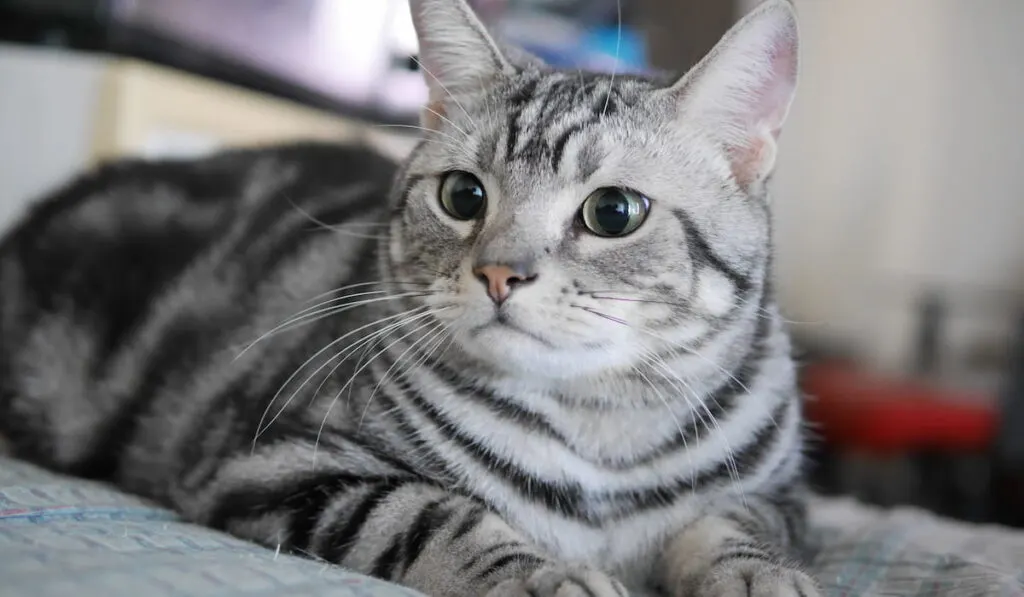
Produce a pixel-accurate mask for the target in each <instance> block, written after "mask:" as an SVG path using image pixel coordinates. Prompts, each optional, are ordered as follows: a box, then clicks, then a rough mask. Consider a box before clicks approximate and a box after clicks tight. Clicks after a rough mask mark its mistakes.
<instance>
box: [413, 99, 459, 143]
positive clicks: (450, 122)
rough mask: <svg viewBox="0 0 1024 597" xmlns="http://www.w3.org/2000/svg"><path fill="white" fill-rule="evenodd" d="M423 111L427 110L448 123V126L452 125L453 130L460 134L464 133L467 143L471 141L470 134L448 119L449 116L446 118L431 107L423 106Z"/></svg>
mask: <svg viewBox="0 0 1024 597" xmlns="http://www.w3.org/2000/svg"><path fill="white" fill-rule="evenodd" d="M423 109H424V110H426V111H427V112H430V113H431V114H433V115H434V116H437V117H438V118H440V119H441V120H443V121H445V122H447V123H448V124H450V125H452V128H454V129H455V130H457V131H459V132H460V133H462V135H463V136H464V137H466V140H467V141H468V140H469V139H470V136H469V133H467V132H466V131H464V130H462V128H460V127H459V125H457V124H455V123H454V122H452V119H451V118H448V117H447V116H445V115H444V114H441V113H440V112H438V111H436V110H434V109H433V108H431V107H430V106H423Z"/></svg>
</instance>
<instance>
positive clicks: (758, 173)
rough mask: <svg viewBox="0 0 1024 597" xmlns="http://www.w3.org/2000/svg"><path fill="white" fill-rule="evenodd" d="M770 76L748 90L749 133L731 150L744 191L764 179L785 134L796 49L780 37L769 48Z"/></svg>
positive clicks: (767, 74) (768, 70)
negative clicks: (779, 141)
mask: <svg viewBox="0 0 1024 597" xmlns="http://www.w3.org/2000/svg"><path fill="white" fill-rule="evenodd" d="M768 52H769V56H768V60H767V61H766V62H765V63H764V64H765V66H766V67H767V68H766V71H767V72H763V73H760V80H759V81H758V83H759V84H758V85H756V86H754V87H753V88H752V89H749V93H750V95H749V98H750V99H749V103H748V104H747V106H748V108H747V110H748V112H747V114H746V118H747V119H748V120H747V122H746V126H747V131H746V134H745V136H744V138H743V139H742V141H741V142H740V144H739V145H738V146H734V147H731V148H729V156H730V161H731V163H732V171H733V175H734V176H735V177H736V181H737V182H738V183H739V184H740V185H741V186H742V187H744V188H745V187H749V186H750V185H752V184H754V183H755V182H757V181H758V180H759V179H761V178H762V177H764V176H765V175H766V174H767V173H768V172H767V170H768V169H770V168H771V166H772V164H770V163H769V162H772V161H774V159H775V155H774V154H775V147H774V141H776V140H778V138H779V135H780V134H781V132H782V125H783V122H784V121H785V119H786V113H787V111H788V110H789V103H790V101H791V98H792V96H793V90H794V86H795V85H796V76H797V73H796V71H797V60H798V58H797V52H796V45H795V44H793V43H792V41H791V40H790V39H789V38H788V37H787V36H786V35H779V36H778V37H777V38H776V39H775V40H774V43H773V44H772V45H771V46H770V47H769V48H768Z"/></svg>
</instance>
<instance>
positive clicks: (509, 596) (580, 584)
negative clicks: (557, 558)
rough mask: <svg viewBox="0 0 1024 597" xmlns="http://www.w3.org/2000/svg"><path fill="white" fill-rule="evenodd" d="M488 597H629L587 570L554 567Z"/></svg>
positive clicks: (600, 574)
mask: <svg viewBox="0 0 1024 597" xmlns="http://www.w3.org/2000/svg"><path fill="white" fill-rule="evenodd" d="M487 597H629V596H628V594H627V592H626V587H624V586H623V585H622V583H620V582H619V581H617V580H615V579H614V578H612V577H610V576H608V575H607V574H605V573H603V572H601V571H600V570H595V569H594V568H590V567H588V566H568V565H565V564H553V565H550V566H545V567H543V568H541V569H539V570H537V571H536V572H534V573H533V574H532V575H530V577H529V578H525V579H521V578H512V579H509V580H506V581H504V582H502V583H500V584H498V585H497V586H496V587H494V588H493V589H491V590H490V591H489V592H488V593H487Z"/></svg>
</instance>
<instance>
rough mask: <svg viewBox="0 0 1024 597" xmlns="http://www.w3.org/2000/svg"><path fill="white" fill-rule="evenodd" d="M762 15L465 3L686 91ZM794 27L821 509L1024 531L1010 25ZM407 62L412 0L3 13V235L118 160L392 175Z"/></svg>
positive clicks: (803, 5) (411, 72)
mask: <svg viewBox="0 0 1024 597" xmlns="http://www.w3.org/2000/svg"><path fill="white" fill-rule="evenodd" d="M756 4H757V0H621V2H616V0H477V1H476V2H475V3H474V5H475V7H476V9H477V11H478V12H479V13H480V14H481V15H482V16H483V18H484V19H485V20H486V21H487V22H488V24H489V25H490V26H491V27H492V28H493V29H494V30H495V31H497V32H498V33H499V34H500V35H501V36H502V37H505V38H506V39H508V40H509V41H512V42H515V43H518V44H520V45H522V46H524V47H526V48H528V49H529V50H531V51H533V52H534V53H536V54H538V55H540V56H542V57H543V58H545V59H546V60H548V61H549V62H551V63H555V64H558V65H561V66H568V67H584V68H590V69H598V70H616V71H618V72H623V71H627V70H628V71H638V72H643V71H646V70H650V69H659V70H666V69H667V70H674V71H681V70H684V69H686V68H687V67H689V66H690V65H692V64H693V63H695V62H696V61H697V60H698V59H699V58H700V57H701V56H702V55H703V53H704V52H706V51H707V50H708V49H710V48H711V46H712V45H713V44H714V43H715V41H717V39H718V37H719V36H720V35H721V34H722V33H723V32H724V31H725V30H726V29H727V28H728V27H729V26H730V25H731V24H732V23H733V22H735V20H736V19H738V18H739V17H740V16H741V15H742V14H744V13H745V12H747V11H748V10H750V9H751V8H752V7H753V6H754V5H756ZM796 5H797V8H798V10H799V12H800V16H801V28H802V34H803V38H802V42H803V43H802V53H801V55H802V64H803V79H802V82H801V87H800V92H799V94H798V98H797V101H796V104H795V105H794V108H793V111H792V115H791V118H790V121H789V123H788V126H787V128H786V130H785V132H784V134H783V137H782V152H781V161H780V163H779V169H778V174H777V175H776V177H775V182H774V200H773V201H774V207H775V210H776V213H777V241H778V245H779V252H780V255H779V260H778V275H779V277H780V282H779V284H778V287H779V288H780V299H781V303H782V306H783V309H784V312H785V314H786V316H787V317H788V318H789V319H790V320H791V321H790V327H791V329H792V331H793V334H794V336H795V338H796V342H797V351H798V356H799V358H800V359H801V363H802V383H803V386H804V389H805V391H806V393H807V395H808V411H809V416H810V418H811V427H812V434H813V436H814V441H813V443H812V448H811V452H812V454H811V456H812V459H813V460H814V462H815V465H814V466H813V469H812V473H813V475H812V476H813V480H814V484H815V487H816V489H818V490H819V491H822V492H826V493H842V494H849V495H854V496H856V497H859V498H861V499H863V500H866V501H869V502H872V503H876V504H882V505H895V504H913V505H918V506H922V507H926V508H929V509H932V510H935V511H938V512H940V513H942V514H946V515H948V516H952V517H956V518H960V519H964V520H971V521H993V522H1000V523H1004V524H1012V525H1017V526H1024V115H1022V113H1021V111H1022V109H1024V66H1022V63H1021V60H1022V59H1024V35H1022V33H1024V2H1022V1H1021V0H975V1H971V2H968V1H966V0H898V1H893V0H796ZM620 24H621V27H620ZM415 54H416V41H415V36H414V33H413V30H412V24H411V20H410V17H409V13H408V8H407V6H406V0H216V1H212V0H0V226H3V227H6V226H7V225H8V224H9V223H10V222H11V219H12V218H14V217H16V216H17V214H19V213H20V212H21V211H22V210H23V209H24V207H25V205H26V203H27V202H28V201H30V200H31V199H33V198H35V197H37V196H38V195H39V194H41V193H43V192H45V191H46V190H48V189H50V188H52V187H53V186H55V185H57V184H59V183H61V182H62V181H63V180H65V179H66V178H67V177H69V176H71V175H72V174H73V173H74V172H75V171H77V170H79V169H81V168H84V167H86V166H88V165H90V164H93V163H95V162H97V161H100V160H104V159H108V158H112V157H117V156H124V155H132V156H142V157H147V158H158V157H168V156H171V157H184V156H195V155H202V154H205V153H208V152H211V151H215V150H217V149H218V148H222V147H228V146H237V145H253V144H260V143H268V142H273V141H281V140H289V139H310V138H313V139H333V140H366V141H369V142H372V143H374V144H376V145H377V146H378V147H380V148H382V149H384V150H385V151H388V152H390V153H392V154H393V155H395V156H400V155H402V154H403V153H404V152H405V151H408V149H409V148H410V147H411V146H412V144H414V143H415V141H416V136H415V133H416V131H415V129H412V128H408V127H410V126H412V125H415V124H416V122H417V115H416V110H417V107H418V106H419V105H420V104H421V103H422V102H423V100H424V98H425V94H426V91H425V88H424V86H423V83H422V81H421V79H420V75H419V73H418V72H416V63H415V60H413V57H414V56H415Z"/></svg>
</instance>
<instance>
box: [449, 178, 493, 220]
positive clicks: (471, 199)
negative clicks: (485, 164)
mask: <svg viewBox="0 0 1024 597" xmlns="http://www.w3.org/2000/svg"><path fill="white" fill-rule="evenodd" d="M486 203H487V191H485V190H484V185H483V184H482V183H481V182H480V180H479V179H478V178H477V177H475V176H473V175H472V174H470V173H468V172H452V173H450V174H448V175H447V176H446V177H445V179H444V182H443V184H442V186H441V205H442V206H443V207H444V209H445V211H447V212H448V213H449V214H450V215H451V216H452V217H454V218H457V219H459V220H471V219H473V218H475V217H477V216H479V215H480V214H481V212H482V211H483V208H484V205H485V204H486Z"/></svg>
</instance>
